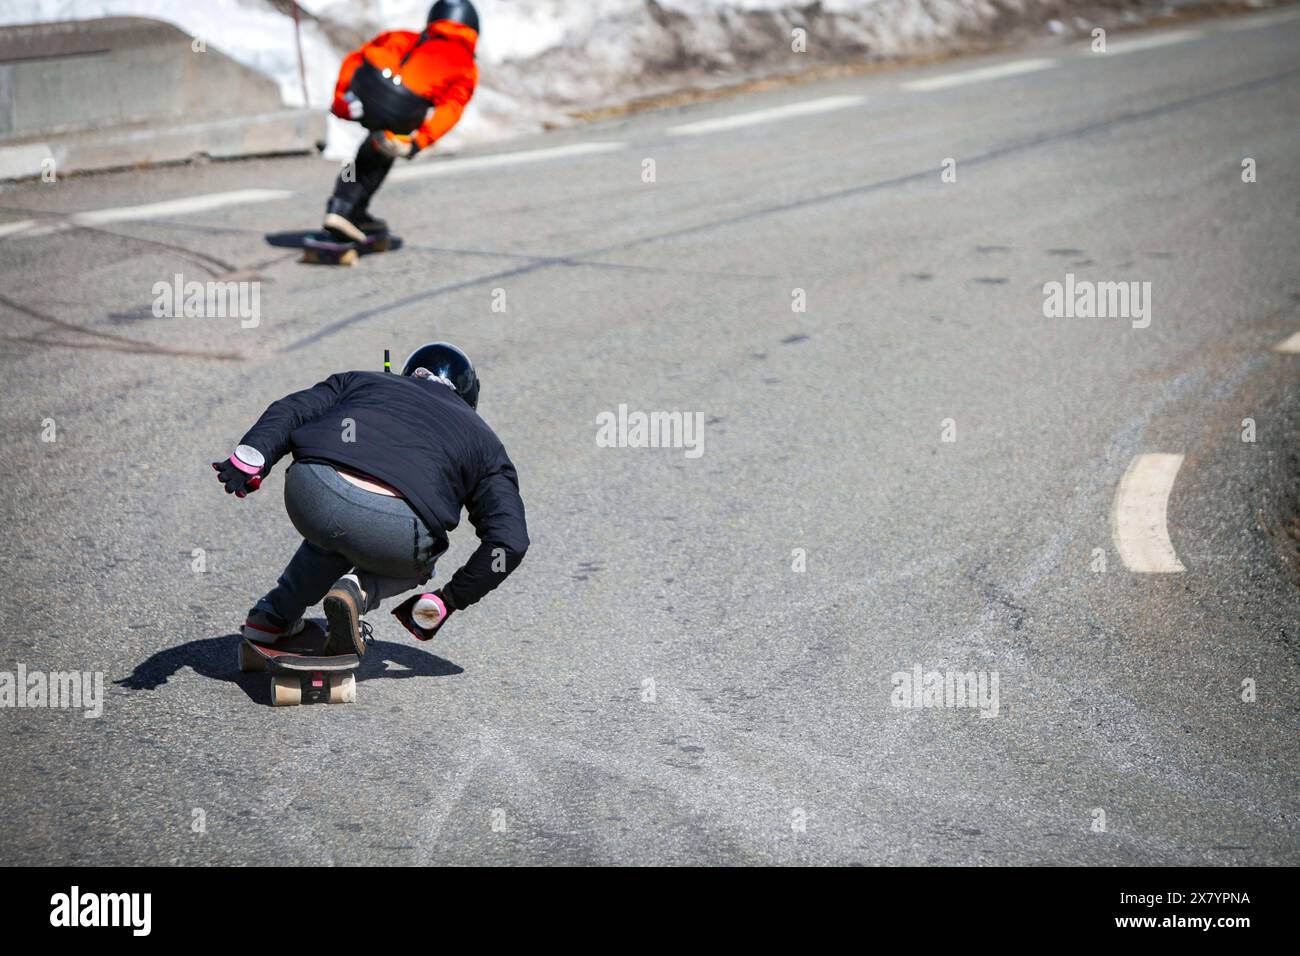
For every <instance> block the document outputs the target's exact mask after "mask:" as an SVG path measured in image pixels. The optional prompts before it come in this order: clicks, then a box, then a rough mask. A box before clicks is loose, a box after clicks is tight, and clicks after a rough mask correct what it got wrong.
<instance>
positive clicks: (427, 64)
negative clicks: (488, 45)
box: [331, 20, 478, 149]
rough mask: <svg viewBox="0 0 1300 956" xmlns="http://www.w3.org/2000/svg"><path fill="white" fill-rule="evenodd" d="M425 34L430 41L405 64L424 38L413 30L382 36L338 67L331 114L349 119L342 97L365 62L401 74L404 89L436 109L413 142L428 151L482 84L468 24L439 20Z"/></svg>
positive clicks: (426, 40)
mask: <svg viewBox="0 0 1300 956" xmlns="http://www.w3.org/2000/svg"><path fill="white" fill-rule="evenodd" d="M425 35H426V39H425V41H424V42H423V43H420V44H419V47H418V48H417V49H416V50H415V52H414V53H412V54H411V58H410V59H409V60H407V61H406V63H405V64H403V63H402V57H404V56H406V54H407V53H408V52H410V50H411V48H412V47H414V46H416V43H417V41H419V39H420V36H421V35H420V34H418V33H412V32H410V31H409V30H393V31H392V32H390V33H381V34H379V36H377V37H375V38H374V39H373V40H371V41H370V42H369V43H367V44H366V45H365V46H363V47H361V48H360V49H359V50H353V51H352V52H351V53H349V54H348V55H347V56H346V57H345V58H344V60H343V66H342V67H341V68H340V69H339V81H338V83H337V84H336V85H335V87H334V105H333V107H332V108H331V112H333V113H334V115H335V116H338V117H340V118H341V119H348V106H347V103H346V101H345V100H344V99H343V94H344V93H346V92H347V90H348V85H349V84H350V83H351V82H352V74H353V73H355V72H356V70H357V67H359V66H360V65H361V61H362V59H363V58H364V59H366V60H367V61H369V62H370V63H371V65H373V66H376V67H378V68H379V69H381V70H382V69H385V68H387V69H391V70H393V71H394V72H398V73H401V75H402V83H403V85H405V86H406V88H407V89H409V90H411V91H412V92H414V93H417V94H418V95H420V96H422V97H424V98H425V99H426V100H428V101H429V102H430V103H431V104H432V105H433V106H434V107H435V109H434V111H433V115H432V116H430V117H429V118H428V119H426V120H425V121H424V124H423V125H422V126H421V127H420V128H419V129H418V130H416V131H415V133H414V134H413V135H412V139H414V140H415V142H416V145H418V146H419V147H420V149H428V148H429V147H430V146H432V145H433V144H434V143H436V142H437V141H438V139H439V138H441V137H442V136H443V134H445V133H446V132H447V131H448V130H449V129H451V128H452V127H453V126H455V125H456V123H457V121H459V120H460V117H461V114H462V113H463V112H465V104H466V103H468V102H469V99H470V97H471V96H473V95H474V88H475V87H476V86H477V85H478V67H477V66H475V65H474V46H475V44H477V43H478V34H477V33H476V32H475V31H473V30H471V29H470V28H469V27H467V26H465V25H464V24H461V23H456V22H454V21H452V20H437V21H435V22H433V23H431V24H429V27H428V29H427V31H426V34H425Z"/></svg>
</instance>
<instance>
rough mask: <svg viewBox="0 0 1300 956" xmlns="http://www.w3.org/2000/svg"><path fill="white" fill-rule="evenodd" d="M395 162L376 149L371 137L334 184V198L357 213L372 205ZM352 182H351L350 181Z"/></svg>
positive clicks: (362, 144) (365, 140) (362, 145)
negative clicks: (372, 198) (371, 201)
mask: <svg viewBox="0 0 1300 956" xmlns="http://www.w3.org/2000/svg"><path fill="white" fill-rule="evenodd" d="M392 168H393V160H392V158H391V157H389V156H385V155H384V154H383V153H381V152H380V151H379V150H377V149H375V144H374V142H373V141H372V140H371V139H370V137H369V136H366V138H365V139H364V140H362V141H361V148H360V149H358V150H357V158H356V159H355V160H354V161H353V163H352V167H351V168H350V169H349V168H348V167H344V169H343V171H342V172H341V173H339V178H338V179H337V180H336V181H335V183H334V198H335V199H338V200H342V201H343V202H345V203H347V204H348V206H349V208H350V211H353V212H357V211H360V210H363V209H365V208H366V207H367V206H368V205H369V204H370V198H371V197H372V196H374V194H375V193H376V192H378V191H379V187H380V185H382V184H383V181H384V178H385V177H386V176H387V175H388V171H389V170H390V169H392ZM349 179H351V180H352V181H351V182H349V181H348V180H349Z"/></svg>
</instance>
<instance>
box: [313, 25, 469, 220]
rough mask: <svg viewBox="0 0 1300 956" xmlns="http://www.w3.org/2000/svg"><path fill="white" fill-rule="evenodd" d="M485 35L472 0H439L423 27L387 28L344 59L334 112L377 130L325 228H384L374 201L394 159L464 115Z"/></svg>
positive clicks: (341, 181) (333, 201) (345, 179)
mask: <svg viewBox="0 0 1300 956" xmlns="http://www.w3.org/2000/svg"><path fill="white" fill-rule="evenodd" d="M478 33H479V23H478V11H477V10H475V9H474V4H473V3H471V2H470V0H438V2H437V3H435V4H434V5H433V7H432V8H430V10H429V22H428V25H427V26H426V27H425V28H424V30H423V31H421V32H420V33H412V32H410V31H408V30H394V31H391V32H389V33H381V34H379V36H377V37H375V38H374V39H373V40H371V41H370V42H369V43H367V44H366V45H365V46H363V47H361V48H360V49H359V50H353V51H352V52H351V53H349V54H348V56H347V58H346V59H344V61H343V66H342V68H341V69H340V70H339V79H338V84H337V85H336V86H335V88H334V105H333V107H332V110H331V111H332V112H333V113H334V115H335V116H338V117H339V118H341V119H346V120H354V121H356V122H358V123H360V124H361V125H362V126H364V127H366V129H368V130H370V135H369V136H367V137H366V138H365V140H364V141H363V142H362V143H361V148H360V149H358V150H357V158H356V161H355V163H354V165H353V167H352V168H351V169H350V170H348V169H345V170H344V171H343V173H340V175H339V178H338V181H337V182H336V183H335V184H334V195H333V196H332V197H331V198H330V200H329V203H328V204H327V205H326V207H325V222H324V227H325V230H326V232H328V233H330V234H331V235H333V236H334V237H336V238H339V239H344V240H351V241H354V242H361V241H363V240H364V239H365V238H366V233H368V232H377V231H380V230H382V229H384V228H385V224H384V222H383V220H381V219H376V218H374V217H373V216H371V215H370V208H369V206H370V199H371V197H372V196H374V194H375V191H376V190H377V189H379V186H380V184H381V183H382V182H383V181H384V177H385V176H387V175H388V170H389V169H391V168H392V166H393V160H395V159H397V158H398V157H399V156H400V157H403V158H405V159H411V158H412V157H414V156H415V154H416V153H418V152H420V151H421V150H424V149H428V148H429V147H430V146H432V145H433V144H434V143H435V142H437V141H438V139H439V138H440V137H441V136H442V135H443V134H445V133H446V132H447V131H448V130H449V129H451V128H452V127H453V126H455V125H456V123H457V121H458V120H459V119H460V117H461V114H462V113H463V112H464V110H465V104H467V103H468V102H469V100H470V97H471V96H473V95H474V88H475V86H476V85H477V84H478V67H476V66H475V65H474V47H475V45H476V44H477V43H478Z"/></svg>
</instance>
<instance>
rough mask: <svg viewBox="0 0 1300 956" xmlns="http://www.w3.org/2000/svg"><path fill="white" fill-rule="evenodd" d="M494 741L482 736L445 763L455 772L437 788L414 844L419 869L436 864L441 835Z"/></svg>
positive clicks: (416, 863) (417, 828) (419, 825)
mask: <svg viewBox="0 0 1300 956" xmlns="http://www.w3.org/2000/svg"><path fill="white" fill-rule="evenodd" d="M492 749H493V741H492V740H491V739H488V737H487V735H486V734H484V733H480V734H479V735H478V737H477V739H475V740H474V741H473V742H471V743H467V744H465V745H464V746H462V747H460V748H458V749H457V750H456V752H455V753H454V754H452V755H451V756H450V757H449V758H448V759H447V760H446V761H445V763H444V766H446V767H449V768H450V770H451V780H450V781H449V782H448V783H447V784H446V785H444V786H440V787H437V788H435V792H436V793H437V798H436V800H434V801H432V802H431V803H430V805H429V807H428V809H426V810H425V811H424V813H422V814H421V815H420V821H419V823H418V824H417V826H416V828H415V830H416V832H415V834H414V836H413V842H414V843H415V851H416V861H415V865H416V866H428V865H430V864H431V863H432V862H433V855H434V851H435V850H436V849H437V846H438V836H439V835H440V834H441V833H442V828H443V827H444V826H445V825H446V823H447V820H448V819H449V818H450V817H451V814H452V811H453V810H455V809H456V806H457V805H458V804H459V803H460V798H461V797H462V796H464V794H465V790H466V788H467V787H468V786H469V783H470V781H471V780H473V779H474V773H475V771H476V770H478V767H479V764H481V763H482V762H483V759H484V758H485V757H487V756H489V755H490V753H491V751H492Z"/></svg>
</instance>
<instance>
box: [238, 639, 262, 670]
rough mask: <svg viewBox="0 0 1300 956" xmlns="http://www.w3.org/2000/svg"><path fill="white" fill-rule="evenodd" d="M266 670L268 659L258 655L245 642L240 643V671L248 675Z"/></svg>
mask: <svg viewBox="0 0 1300 956" xmlns="http://www.w3.org/2000/svg"><path fill="white" fill-rule="evenodd" d="M264 670H266V658H264V657H262V655H260V654H258V653H257V651H255V650H253V649H252V648H251V647H249V646H248V645H247V644H245V643H244V642H243V641H240V642H239V671H240V673H241V674H248V673H253V672H257V671H264Z"/></svg>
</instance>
